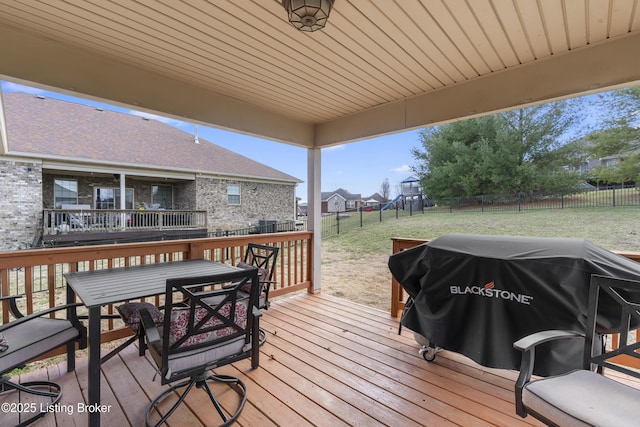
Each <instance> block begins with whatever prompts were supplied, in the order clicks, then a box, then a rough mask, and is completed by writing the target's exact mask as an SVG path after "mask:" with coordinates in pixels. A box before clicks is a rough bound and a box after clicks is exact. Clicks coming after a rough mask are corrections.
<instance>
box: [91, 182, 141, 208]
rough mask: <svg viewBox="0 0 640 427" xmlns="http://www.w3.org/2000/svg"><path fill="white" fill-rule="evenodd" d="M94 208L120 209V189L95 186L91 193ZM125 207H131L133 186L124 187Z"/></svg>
mask: <svg viewBox="0 0 640 427" xmlns="http://www.w3.org/2000/svg"><path fill="white" fill-rule="evenodd" d="M93 200H95V206H96V209H120V189H119V188H114V187H99V188H98V187H96V188H95V189H94V193H93ZM124 208H125V209H133V188H126V189H125V201H124Z"/></svg>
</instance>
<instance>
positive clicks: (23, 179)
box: [0, 160, 42, 251]
mask: <svg viewBox="0 0 640 427" xmlns="http://www.w3.org/2000/svg"><path fill="white" fill-rule="evenodd" d="M41 221H42V167H41V165H40V164H39V163H35V162H17V161H7V160H0V250H1V251H12V250H17V249H27V248H30V247H31V245H32V244H33V242H34V240H35V239H36V236H37V234H36V233H38V229H39V226H40V222H41Z"/></svg>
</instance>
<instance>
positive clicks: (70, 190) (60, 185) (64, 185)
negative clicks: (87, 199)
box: [53, 179, 78, 209]
mask: <svg viewBox="0 0 640 427" xmlns="http://www.w3.org/2000/svg"><path fill="white" fill-rule="evenodd" d="M77 204H78V181H76V180H71V179H56V180H55V181H54V184H53V206H54V207H55V208H56V209H62V205H77Z"/></svg>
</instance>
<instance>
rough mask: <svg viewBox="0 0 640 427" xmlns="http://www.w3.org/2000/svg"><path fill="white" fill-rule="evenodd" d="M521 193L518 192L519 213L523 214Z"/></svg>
mask: <svg viewBox="0 0 640 427" xmlns="http://www.w3.org/2000/svg"><path fill="white" fill-rule="evenodd" d="M520 194H522V193H520V192H518V212H522V199H521V197H520Z"/></svg>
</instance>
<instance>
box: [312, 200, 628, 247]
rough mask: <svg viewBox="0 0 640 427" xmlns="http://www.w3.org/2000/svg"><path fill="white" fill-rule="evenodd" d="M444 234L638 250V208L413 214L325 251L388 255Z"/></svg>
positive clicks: (356, 232)
mask: <svg viewBox="0 0 640 427" xmlns="http://www.w3.org/2000/svg"><path fill="white" fill-rule="evenodd" d="M446 233H470V234H491V235H520V236H541V237H574V238H584V239H588V240H590V241H591V242H593V243H595V244H597V245H599V246H602V247H604V248H607V249H610V250H623V251H640V208H638V207H619V208H582V209H545V210H532V211H522V212H469V213H465V212H458V213H452V214H445V213H441V214H424V215H423V214H420V213H417V214H414V216H412V217H405V218H400V219H395V218H388V219H385V221H384V222H382V223H379V222H374V223H368V224H365V226H364V227H362V228H359V227H358V228H352V229H350V230H348V231H346V232H341V234H340V235H337V236H332V237H328V238H326V239H323V250H325V251H329V252H331V251H334V250H335V251H340V252H342V251H347V252H350V253H354V254H362V253H367V254H371V253H385V254H390V252H391V238H392V237H411V238H423V239H434V238H436V237H438V236H440V235H442V234H446Z"/></svg>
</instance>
